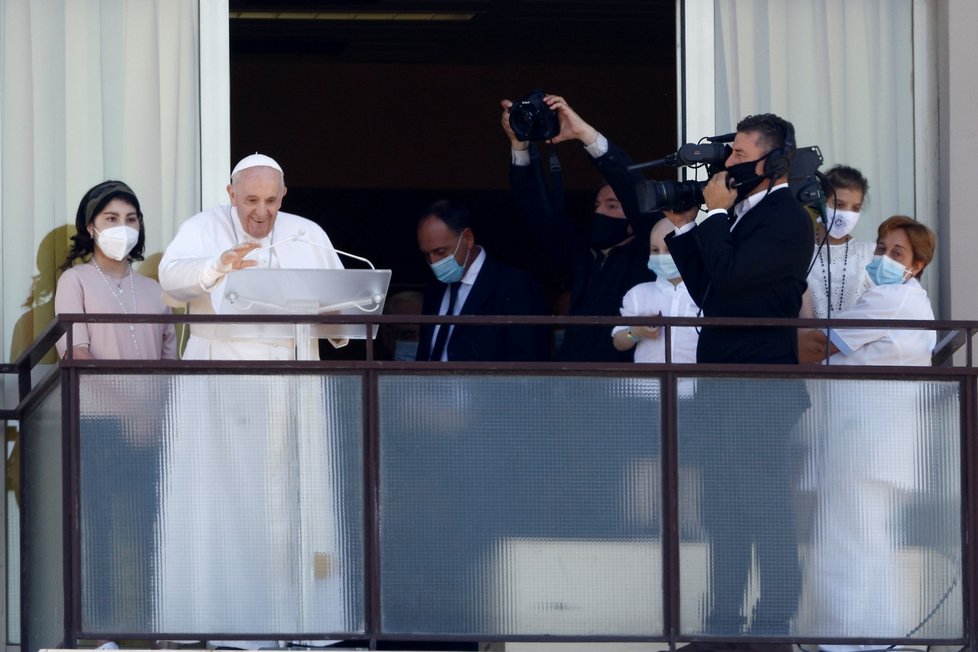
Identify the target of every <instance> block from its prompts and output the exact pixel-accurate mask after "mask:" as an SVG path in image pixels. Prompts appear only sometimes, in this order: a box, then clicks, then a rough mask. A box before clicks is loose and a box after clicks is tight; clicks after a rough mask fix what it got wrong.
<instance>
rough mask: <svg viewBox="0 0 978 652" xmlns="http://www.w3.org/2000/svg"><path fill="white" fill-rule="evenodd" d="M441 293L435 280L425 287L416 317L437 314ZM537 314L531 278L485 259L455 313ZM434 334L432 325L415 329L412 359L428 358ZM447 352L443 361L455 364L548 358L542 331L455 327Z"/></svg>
mask: <svg viewBox="0 0 978 652" xmlns="http://www.w3.org/2000/svg"><path fill="white" fill-rule="evenodd" d="M445 289H446V286H445V284H444V283H441V282H439V281H433V282H431V283H429V284H428V287H427V288H425V292H424V303H423V308H422V314H425V315H437V314H438V311H439V309H440V308H441V302H442V299H443V298H444V296H445ZM543 312H544V311H543V298H542V295H541V293H540V287H539V286H538V285H537V282H536V281H535V280H534V279H533V277H532V276H531V275H530V274H528V273H527V272H524V271H523V270H520V269H516V268H515V267H510V266H509V265H504V264H503V263H500V262H497V261H496V260H494V259H492V258H490V257H489V256H488V255H487V256H486V259H485V261H483V263H482V269H480V270H479V275H478V276H477V277H476V279H475V283H473V285H472V288H471V290H470V291H469V295H468V297H467V298H466V299H465V303H464V304H462V311H461V312H460V313H459V314H461V315H541V314H543ZM443 327H447V326H443ZM434 330H435V326H434V325H433V324H425V325H424V326H422V327H421V335H420V340H419V342H418V354H417V360H427V359H428V357H429V356H430V355H431V344H432V334H433V333H434ZM447 350H448V359H449V360H458V361H463V360H464V361H473V360H483V361H507V360H546V359H548V358H549V354H550V346H549V334H548V328H547V327H546V326H515V325H506V326H490V325H470V324H456V325H455V328H454V330H453V331H452V334H451V337H450V338H449V340H448V345H447Z"/></svg>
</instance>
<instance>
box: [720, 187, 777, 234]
mask: <svg viewBox="0 0 978 652" xmlns="http://www.w3.org/2000/svg"><path fill="white" fill-rule="evenodd" d="M787 187H788V182H787V181H786V182H784V183H779V184H778V185H776V186H772V187H771V189H770V190H765V191H763V192H757V193H754V194H753V195H750V196H749V197H747V198H746V199H744V200H743V201H742V202H740V203H739V204H737V205H736V206H734V216H735V217H736V219H735V220H734V223H733V226H731V227H730V229H731V230H733V229H734V228H735V227H736V226H737V225H738V224H739V223H740V218H742V217H743V216H744V215H746V214H747V211H749V210H750V209H752V208H754V207H755V206H757V205H758V204H760V203H761V200H763V199H764V198H765V197H767V196H768V195H770V194H771V193H772V192H775V191H777V190H781V189H782V188H787Z"/></svg>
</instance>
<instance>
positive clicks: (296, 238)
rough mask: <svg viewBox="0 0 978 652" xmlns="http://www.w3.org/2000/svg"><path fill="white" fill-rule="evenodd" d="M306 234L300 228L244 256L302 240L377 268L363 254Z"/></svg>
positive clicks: (371, 267)
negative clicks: (357, 253) (311, 238)
mask: <svg viewBox="0 0 978 652" xmlns="http://www.w3.org/2000/svg"><path fill="white" fill-rule="evenodd" d="M305 235H306V230H305V229H299V230H298V231H297V232H296V233H295V234H294V235H291V236H289V237H288V238H286V239H285V240H279V241H278V242H275V243H272V244H270V245H268V246H267V247H262V248H261V249H255V250H254V251H250V252H248V254H246V255H245V256H244V257H245V258H247V257H248V256H251V255H252V254H256V253H258V252H259V251H268V250H269V249H274V248H275V247H277V246H279V245H281V244H285V243H286V242H302V243H305V244H309V245H312V246H314V247H319V248H320V249H326V250H327V251H332V252H335V253H338V254H340V255H342V256H346V257H348V258H353V259H354V260H359V261H360V262H363V263H366V264H367V265H369V266H370V269H377V268H376V267H374V264H373V263H372V262H370V261H369V260H367V259H366V258H363V257H361V256H357V255H355V254H351V253H347V252H345V251H341V250H340V249H337V248H336V247H328V246H326V245H324V244H319V243H318V242H313V241H312V240H309V239H308V238H306V237H305Z"/></svg>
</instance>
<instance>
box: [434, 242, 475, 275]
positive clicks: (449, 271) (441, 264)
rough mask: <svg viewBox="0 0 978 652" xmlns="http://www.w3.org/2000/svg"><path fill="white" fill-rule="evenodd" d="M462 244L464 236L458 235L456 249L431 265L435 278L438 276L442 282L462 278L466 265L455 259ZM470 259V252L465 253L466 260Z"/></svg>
mask: <svg viewBox="0 0 978 652" xmlns="http://www.w3.org/2000/svg"><path fill="white" fill-rule="evenodd" d="M461 245H462V236H458V243H457V244H456V245H455V251H453V252H452V254H451V255H450V256H445V257H444V258H442V259H441V260H436V261H435V262H433V263H431V265H429V266H430V267H431V271H432V272H434V274H435V278H437V279H438V280H439V281H441V282H442V283H446V284H447V283H457V282H458V281H460V280H462V274H463V273H464V272H465V265H464V264H463V265H459V264H458V261H457V260H455V254H457V253H458V248H459V247H460V246H461ZM468 261H469V254H468V252H466V254H465V262H468Z"/></svg>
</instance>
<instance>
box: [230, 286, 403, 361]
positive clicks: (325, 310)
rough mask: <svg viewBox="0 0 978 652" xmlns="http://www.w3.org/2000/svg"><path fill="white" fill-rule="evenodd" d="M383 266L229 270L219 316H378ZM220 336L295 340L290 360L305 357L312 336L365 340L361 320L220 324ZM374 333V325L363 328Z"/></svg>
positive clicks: (382, 294)
mask: <svg viewBox="0 0 978 652" xmlns="http://www.w3.org/2000/svg"><path fill="white" fill-rule="evenodd" d="M390 280H391V270H389V269H245V270H241V271H240V272H235V273H234V274H229V275H228V278H227V283H226V284H225V286H224V297H223V299H222V301H221V310H220V314H222V315H326V314H335V315H379V314H381V313H383V310H384V300H385V299H386V298H387V288H388V286H389V285H390ZM218 331H219V333H220V335H221V337H228V338H235V339H248V338H253V339H292V338H295V347H296V359H297V360H310V359H314V358H315V356H313V355H312V354H313V342H314V340H316V339H334V340H335V339H361V340H362V339H366V338H367V331H368V329H367V328H366V327H365V326H364V325H362V324H308V323H307V324H221V325H220V326H219V327H218ZM369 331H370V337H371V338H374V337H376V336H377V326H376V325H372V326H370V328H369Z"/></svg>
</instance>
